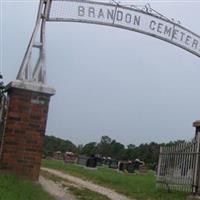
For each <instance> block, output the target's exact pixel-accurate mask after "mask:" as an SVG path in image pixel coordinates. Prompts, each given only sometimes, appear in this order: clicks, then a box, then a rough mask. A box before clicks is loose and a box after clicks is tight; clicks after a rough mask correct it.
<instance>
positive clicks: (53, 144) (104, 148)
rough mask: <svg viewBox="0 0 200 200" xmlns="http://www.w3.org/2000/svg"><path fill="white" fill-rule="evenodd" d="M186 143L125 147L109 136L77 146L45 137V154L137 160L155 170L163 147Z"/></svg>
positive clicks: (52, 137) (130, 145)
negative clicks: (69, 152) (58, 153)
mask: <svg viewBox="0 0 200 200" xmlns="http://www.w3.org/2000/svg"><path fill="white" fill-rule="evenodd" d="M182 142H184V141H182V140H178V141H176V142H170V143H167V144H165V143H161V144H159V143H156V142H151V143H144V144H140V145H138V146H136V145H135V144H129V145H127V146H124V145H123V144H121V143H120V142H117V141H116V140H114V139H111V138H110V137H109V136H102V137H101V140H100V142H90V143H87V144H85V145H78V146H76V145H75V144H73V143H72V142H71V141H69V140H63V139H60V138H57V137H54V136H45V142H44V154H45V156H52V155H53V152H55V151H61V152H62V153H64V152H66V151H71V152H74V153H75V154H76V155H87V156H91V155H97V154H98V155H100V156H103V157H111V158H112V159H116V160H135V159H140V160H142V161H144V162H145V163H146V165H147V166H149V167H150V168H152V169H153V168H154V167H155V166H156V165H157V163H158V157H159V150H160V146H161V145H168V146H169V145H174V144H178V143H182Z"/></svg>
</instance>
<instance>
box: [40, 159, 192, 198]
mask: <svg viewBox="0 0 200 200" xmlns="http://www.w3.org/2000/svg"><path fill="white" fill-rule="evenodd" d="M42 166H43V167H46V168H51V169H56V170H59V171H62V172H65V173H67V174H70V175H72V176H75V177H79V178H81V179H83V180H88V181H91V182H93V183H96V184H98V185H101V186H104V187H106V188H110V189H113V190H115V191H116V192H118V193H120V194H123V195H125V196H127V197H129V198H130V199H131V198H133V199H135V200H186V199H187V197H188V196H189V194H188V193H184V192H178V191H166V190H161V189H157V188H156V174H155V172H154V171H151V170H150V171H148V172H147V174H139V173H137V172H136V173H134V174H129V173H121V172H118V171H117V170H113V169H109V168H108V167H98V169H97V170H90V169H87V168H86V167H83V166H79V165H75V164H65V163H64V162H63V161H56V160H43V162H42ZM42 173H44V172H42ZM54 178H55V177H54ZM57 178H58V177H57Z"/></svg>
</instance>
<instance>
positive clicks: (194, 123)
mask: <svg viewBox="0 0 200 200" xmlns="http://www.w3.org/2000/svg"><path fill="white" fill-rule="evenodd" d="M193 127H196V128H198V127H200V120H197V121H195V122H193Z"/></svg>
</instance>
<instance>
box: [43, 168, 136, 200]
mask: <svg viewBox="0 0 200 200" xmlns="http://www.w3.org/2000/svg"><path fill="white" fill-rule="evenodd" d="M41 169H42V170H44V171H47V172H49V173H51V174H53V175H55V176H58V177H61V178H62V179H66V180H67V181H69V182H72V183H74V184H76V185H77V186H79V187H83V188H87V189H89V190H91V191H94V192H98V193H100V194H102V195H105V196H107V197H108V198H110V199H111V200H134V199H129V198H127V197H126V196H124V195H121V194H119V193H117V192H115V191H114V190H111V189H108V188H106V187H102V186H99V185H97V184H94V183H92V182H89V181H85V180H82V179H80V178H77V177H74V176H71V175H69V174H66V173H63V172H61V171H58V170H54V169H49V168H41ZM70 200H72V199H70Z"/></svg>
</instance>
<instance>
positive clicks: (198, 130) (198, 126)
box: [193, 120, 200, 195]
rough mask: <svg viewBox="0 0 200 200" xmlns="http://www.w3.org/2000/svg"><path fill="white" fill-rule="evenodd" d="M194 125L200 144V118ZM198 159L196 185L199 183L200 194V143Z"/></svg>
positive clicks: (199, 191) (198, 192) (196, 137)
mask: <svg viewBox="0 0 200 200" xmlns="http://www.w3.org/2000/svg"><path fill="white" fill-rule="evenodd" d="M193 126H194V127H195V128H196V131H195V139H196V140H197V144H200V120H198V121H195V122H194V123H193ZM197 153H198V154H197V160H198V163H197V173H196V180H197V181H196V185H197V191H196V193H197V194H198V195H200V147H199V145H198V150H197Z"/></svg>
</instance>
